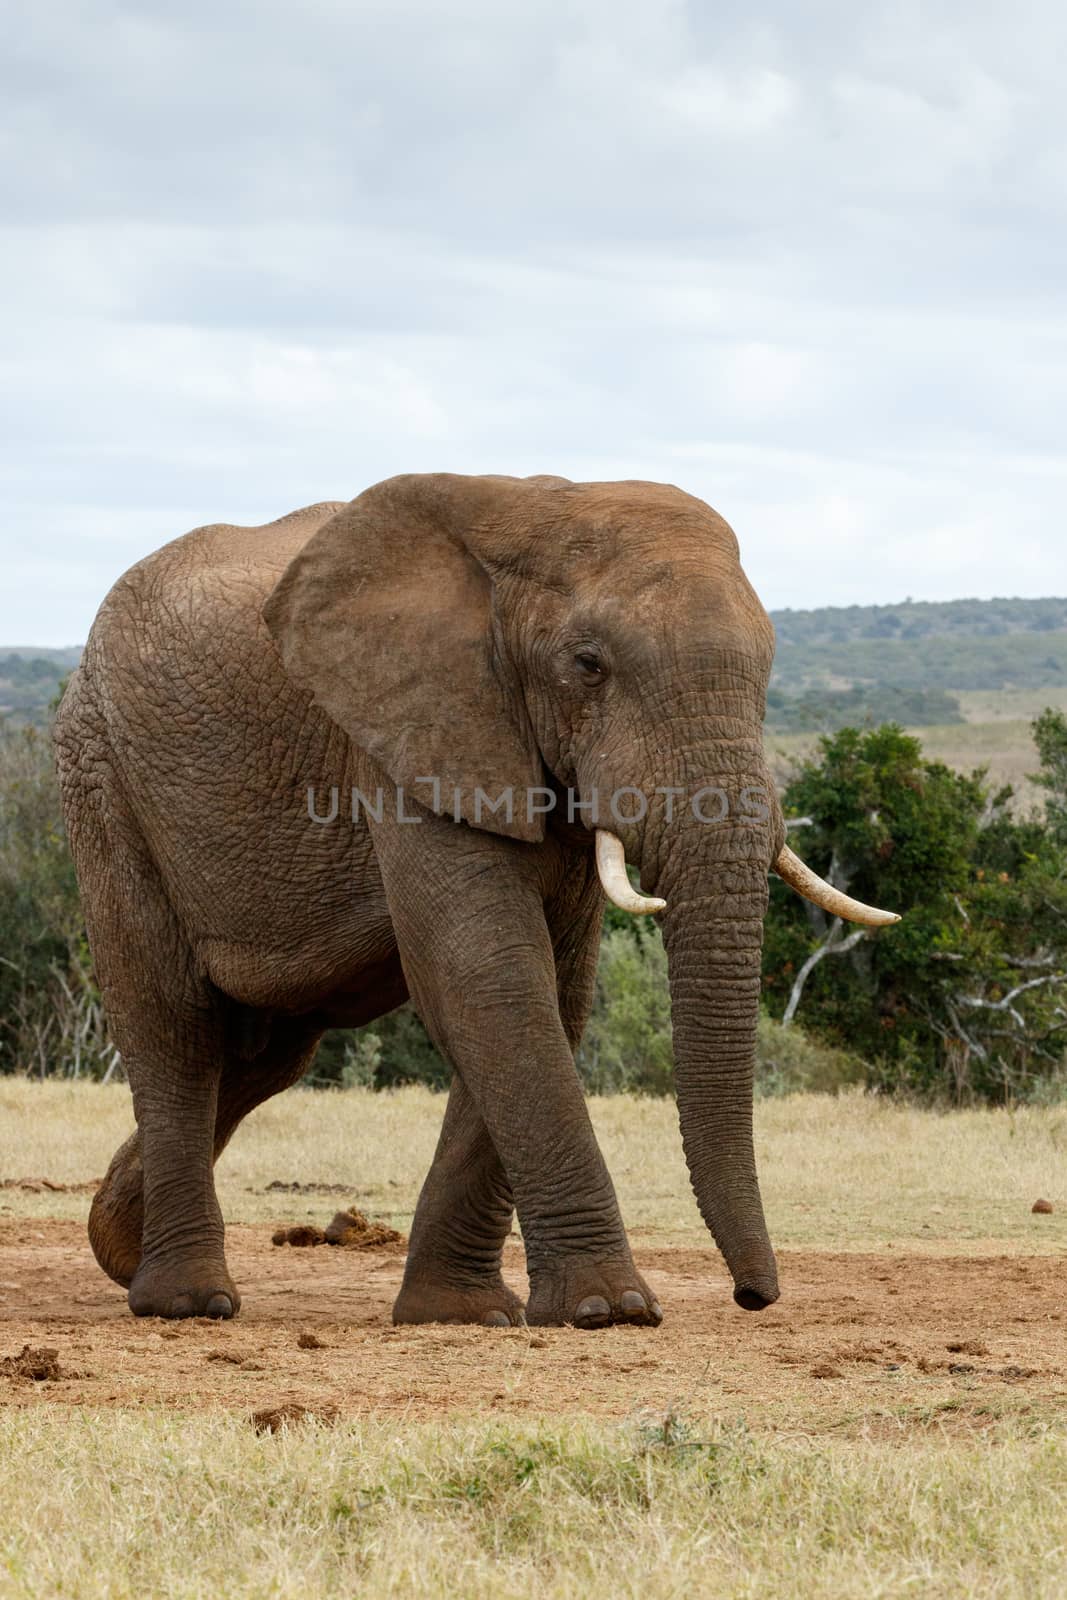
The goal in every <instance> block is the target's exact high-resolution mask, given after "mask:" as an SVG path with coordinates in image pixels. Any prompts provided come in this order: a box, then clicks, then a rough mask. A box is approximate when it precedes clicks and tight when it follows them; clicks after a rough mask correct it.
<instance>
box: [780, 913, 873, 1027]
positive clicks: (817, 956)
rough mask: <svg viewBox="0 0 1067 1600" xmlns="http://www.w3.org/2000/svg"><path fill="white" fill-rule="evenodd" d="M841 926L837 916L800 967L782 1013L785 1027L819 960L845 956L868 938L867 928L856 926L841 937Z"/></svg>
mask: <svg viewBox="0 0 1067 1600" xmlns="http://www.w3.org/2000/svg"><path fill="white" fill-rule="evenodd" d="M841 928H842V922H841V918H840V917H835V918H834V920H833V921H832V922H831V924H830V931H829V933H828V934H827V935H826V938H825V939H824V940H823V942H822V944H821V945H819V946H818V947H817V948H816V949H814V950H813V951H812V952H811V955H810V956H809V957H808V959H807V960H806V961H805V962H804V964H803V966H802V967H801V968H800V971H799V972H798V973H797V975H796V979H795V980H794V983H793V988H792V990H791V992H790V995H789V1003H788V1005H787V1006H786V1008H785V1011H784V1012H783V1013H782V1027H783V1028H787V1027H788V1026H789V1024H790V1023H791V1022H792V1020H793V1018H794V1017H795V1016H796V1011H797V1006H798V1005H799V1004H800V997H801V995H802V994H803V993H804V985H805V984H806V983H807V981H808V979H809V978H810V977H811V975H812V973H813V972H814V971H815V968H816V967H817V966H818V965H819V962H820V961H823V960H825V958H826V957H827V956H843V955H844V954H845V952H846V950H851V949H852V947H853V946H854V945H857V944H859V942H860V940H861V939H864V938H866V936H867V929H866V928H856V929H855V930H854V931H853V932H852V933H850V934H849V936H848V938H847V939H839V938H838V934H839V933H840V932H841Z"/></svg>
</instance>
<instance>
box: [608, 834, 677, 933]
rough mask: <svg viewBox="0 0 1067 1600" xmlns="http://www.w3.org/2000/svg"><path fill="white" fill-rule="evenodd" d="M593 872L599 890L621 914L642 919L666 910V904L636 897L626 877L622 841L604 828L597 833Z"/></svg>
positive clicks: (653, 899) (640, 896)
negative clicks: (598, 880)
mask: <svg viewBox="0 0 1067 1600" xmlns="http://www.w3.org/2000/svg"><path fill="white" fill-rule="evenodd" d="M596 870H597V875H598V877H599V878H600V887H601V888H602V889H603V891H604V893H605V894H606V895H607V897H608V899H609V900H610V901H611V903H612V905H613V906H618V908H619V910H620V911H629V912H630V913H631V914H632V915H633V916H635V917H641V916H651V915H652V913H653V912H655V911H663V910H665V909H666V905H667V902H666V900H657V899H656V898H654V896H652V895H647V894H638V892H637V890H636V889H635V888H634V887H633V885H632V884H631V882H630V880H629V878H628V877H627V876H626V852H625V851H624V850H623V847H622V840H621V839H619V838H617V837H616V835H615V834H613V833H607V832H606V831H605V830H604V829H603V828H598V829H597V831H596Z"/></svg>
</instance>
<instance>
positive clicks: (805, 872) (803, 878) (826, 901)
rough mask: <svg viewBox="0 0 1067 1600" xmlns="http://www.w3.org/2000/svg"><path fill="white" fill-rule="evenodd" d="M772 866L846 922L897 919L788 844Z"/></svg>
mask: <svg viewBox="0 0 1067 1600" xmlns="http://www.w3.org/2000/svg"><path fill="white" fill-rule="evenodd" d="M598 837H599V835H598ZM773 870H774V871H775V872H776V873H777V874H778V876H779V877H780V878H781V880H782V882H783V883H787V884H788V885H789V887H790V888H791V889H795V890H796V892H797V894H799V895H802V896H803V897H804V899H805V900H810V901H811V903H812V905H815V906H822V909H823V910H824V911H828V912H829V913H830V915H831V916H832V917H841V918H842V919H843V920H844V921H845V922H858V923H860V924H861V925H862V926H863V927H865V928H888V927H890V926H891V925H892V924H893V923H894V922H899V921H900V918H899V916H898V915H897V913H896V912H895V911H879V909H878V907H877V906H865V905H864V903H863V901H862V900H853V898H852V896H851V895H847V894H842V893H841V890H840V889H835V888H834V886H833V884H832V883H827V881H826V879H825V878H820V877H819V874H818V873H817V872H812V870H811V868H810V867H809V866H806V865H805V863H804V862H803V861H801V859H800V857H799V856H798V855H794V853H793V851H792V850H790V848H789V846H788V845H787V844H786V845H783V846H782V853H781V855H780V856H779V857H778V860H777V861H776V862H775V863H774V869H773Z"/></svg>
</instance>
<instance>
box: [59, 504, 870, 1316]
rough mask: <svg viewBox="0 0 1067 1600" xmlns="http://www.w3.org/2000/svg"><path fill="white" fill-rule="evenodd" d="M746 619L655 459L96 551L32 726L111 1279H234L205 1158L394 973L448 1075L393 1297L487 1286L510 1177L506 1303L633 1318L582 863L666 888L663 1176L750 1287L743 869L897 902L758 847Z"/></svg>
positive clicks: (215, 1311) (755, 924)
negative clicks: (159, 544) (667, 1106)
mask: <svg viewBox="0 0 1067 1600" xmlns="http://www.w3.org/2000/svg"><path fill="white" fill-rule="evenodd" d="M772 653H773V630H772V628H771V625H770V622H769V619H768V618H767V616H766V613H765V612H764V610H763V608H762V607H761V605H760V604H759V601H758V600H757V598H756V596H755V594H754V593H753V591H752V589H751V588H750V587H749V584H748V582H747V580H746V578H745V576H744V574H743V572H742V570H741V566H740V562H739V557H738V548H737V541H736V539H735V537H734V535H733V533H732V532H731V530H730V528H729V527H728V526H727V524H726V523H725V522H724V521H723V520H722V518H721V517H719V516H718V515H717V514H716V513H715V512H714V511H712V510H711V509H710V508H709V507H708V506H707V505H705V504H704V503H703V502H702V501H700V500H697V499H694V498H693V497H691V496H690V495H687V494H684V493H683V492H681V491H680V490H679V489H676V488H673V487H668V486H664V485H660V484H653V483H639V482H627V483H599V484H598V483H590V484H578V483H570V482H567V481H566V480H564V479H559V478H544V477H539V478H527V479H514V478H502V477H459V476H453V475H447V474H442V475H436V474H435V475H426V476H406V477H398V478H393V479H390V480H388V481H386V482H384V483H380V484H378V485H376V486H375V487H374V488H371V489H368V490H367V491H366V492H365V493H364V494H361V495H360V496H359V497H358V498H357V499H355V500H353V501H351V502H350V503H349V504H347V505H334V504H329V505H316V506H311V507H309V508H308V509H307V510H303V511H298V512H294V513H293V514H292V515H291V516H288V517H283V518H282V519H281V520H280V521H278V522H272V523H270V524H268V525H267V526H265V527H261V528H238V527H226V526H213V527H206V528H200V529H197V530H196V531H195V532H193V533H189V534H187V535H185V537H184V538H180V539H177V540H175V541H174V542H173V543H172V544H169V545H167V546H165V547H164V548H163V549H162V550H160V551H158V552H157V553H156V554H154V555H151V556H149V557H148V558H147V559H146V560H144V561H142V562H140V563H139V564H138V565H137V566H135V567H134V568H132V570H131V571H130V572H128V573H127V574H126V575H125V577H123V578H121V579H120V580H119V582H118V583H117V584H116V585H115V587H114V588H113V589H112V591H111V593H110V594H109V595H108V597H107V599H106V600H105V601H104V604H103V606H102V608H101V610H100V613H99V616H98V617H97V620H96V623H95V625H94V627H93V630H92V634H91V637H90V639H89V642H88V645H87V647H86V651H85V655H84V659H83V661H82V664H81V666H80V668H79V669H78V671H77V672H76V674H75V675H74V677H73V679H72V681H71V684H70V686H69V688H68V690H67V693H66V695H65V697H64V700H63V703H62V706H61V709H60V713H59V717H58V722H57V729H56V740H57V749H58V762H59V769H60V777H61V782H62V788H63V794H64V804H65V808H66V814H67V819H68V824H69V832H70V840H71V846H72V849H73V852H74V858H75V862H76V866H77V870H78V876H79V880H80V883H81V888H82V893H83V896H84V902H85V911H86V916H87V920H88V927H89V934H90V940H91V944H92V950H93V955H94V960H95V963H96V969H97V972H98V975H99V980H100V983H101V986H102V990H103V994H104V999H105V1004H106V1007H107V1012H108V1016H109V1018H110V1024H111V1028H112V1030H113V1033H114V1037H115V1040H116V1042H117V1044H118V1046H119V1048H120V1050H121V1052H122V1058H123V1061H124V1064H125V1067H126V1071H127V1074H128V1077H129V1081H130V1084H131V1087H132V1090H133V1100H134V1109H135V1113H136V1119H137V1131H136V1133H135V1134H134V1135H133V1136H132V1137H131V1138H130V1139H129V1140H128V1141H127V1143H126V1144H125V1145H123V1147H122V1148H121V1149H120V1150H119V1151H118V1153H117V1154H116V1156H115V1158H114V1160H113V1161H112V1163H111V1167H110V1169H109V1171H108V1174H107V1178H106V1180H105V1183H104V1185H103V1187H102V1188H101V1190H100V1191H99V1193H98V1194H97V1196H96V1198H95V1201H94V1204H93V1207H92V1214H91V1219H90V1224H89V1231H90V1237H91V1240H92V1245H93V1249H94V1251H95V1253H96V1256H97V1259H98V1261H99V1262H100V1264H101V1266H102V1267H103V1268H104V1270H105V1271H106V1272H108V1273H109V1274H110V1275H111V1277H112V1278H114V1279H115V1280H116V1281H117V1282H119V1283H121V1284H123V1285H125V1286H128V1289H129V1303H130V1306H131V1308H132V1310H133V1311H134V1312H136V1313H138V1314H139V1315H159V1316H169V1317H181V1316H189V1315H195V1314H207V1315H208V1316H215V1317H227V1316H231V1315H232V1314H233V1313H234V1312H236V1311H237V1309H238V1307H239V1304H240V1299H239V1296H238V1293H237V1290H236V1288H235V1286H234V1283H233V1281H232V1279H231V1277H230V1274H229V1271H228V1270H227V1265H226V1260H225V1256H224V1251H223V1222H222V1216H221V1213H220V1211H219V1206H218V1202H217V1199H216V1195H215V1187H214V1178H213V1163H214V1160H215V1158H217V1156H218V1154H219V1152H220V1151H221V1150H222V1149H223V1147H224V1146H225V1144H226V1142H227V1140H228V1139H229V1138H230V1136H231V1134H232V1133H233V1130H234V1128H235V1127H236V1126H237V1124H238V1122H239V1121H240V1120H241V1118H242V1117H243V1116H244V1115H245V1114H246V1113H247V1112H248V1111H249V1110H251V1109H252V1107H254V1106H255V1105H257V1104H258V1103H259V1102H260V1101H262V1100H264V1099H265V1098H266V1097H267V1096H269V1095H272V1094H275V1093H277V1092H278V1091H279V1090H280V1089H283V1088H285V1087H286V1086H287V1085H289V1084H291V1083H293V1082H294V1081H295V1080H296V1079H298V1078H299V1077H300V1075H301V1073H302V1072H303V1071H304V1070H305V1068H306V1067H307V1065H308V1063H309V1061H310V1060H311V1057H312V1054H313V1052H314V1050H315V1046H316V1043H317V1041H318V1039H319V1037H320V1035H321V1033H322V1032H323V1030H324V1029H326V1028H328V1027H332V1026H356V1025H359V1024H363V1023H366V1022H369V1021H370V1020H371V1019H373V1018H374V1017H377V1016H380V1015H382V1013H384V1012H386V1011H389V1010H391V1009H392V1008H394V1007H396V1006H397V1005H400V1004H401V1003H402V1002H403V1001H404V1000H405V999H406V998H407V997H408V996H409V995H410V996H411V998H412V999H413V1001H414V1003H415V1005H416V1007H417V1009H418V1010H419V1012H420V1014H421V1016H422V1018H423V1020H424V1021H425V1023H426V1025H427V1028H428V1029H429V1032H430V1034H431V1036H432V1037H433V1039H434V1041H435V1042H436V1044H437V1045H438V1046H439V1048H440V1049H441V1050H442V1052H443V1053H444V1054H445V1055H446V1056H447V1057H448V1058H449V1059H450V1061H451V1062H452V1064H453V1067H454V1069H455V1076H454V1081H453V1086H452V1089H451V1092H450V1095H449V1099H448V1103H447V1107H446V1111H445V1117H444V1124H443V1128H442V1132H441V1136H440V1142H439V1145H438V1148H437V1152H436V1155H435V1157H434V1162H433V1166H432V1169H431V1172H430V1174H429V1176H428V1178H427V1180H426V1183H425V1186H424V1188H423V1191H422V1194H421V1197H420V1199H419V1203H418V1208H417V1212H416V1215H415V1219H414V1223H413V1227H412V1233H411V1246H410V1254H409V1257H408V1261H407V1267H406V1272H405V1277H404V1281H403V1286H402V1289H401V1292H400V1295H399V1298H398V1300H397V1303H396V1306H395V1309H394V1319H395V1320H397V1321H403V1322H419V1321H430V1320H441V1321H448V1320H452V1321H468V1322H481V1323H485V1324H490V1325H491V1324H504V1323H515V1322H519V1321H521V1320H522V1316H523V1308H522V1306H521V1304H520V1302H519V1301H518V1300H517V1299H516V1297H515V1296H514V1295H513V1294H512V1293H511V1292H510V1290H508V1289H507V1288H506V1286H505V1285H504V1283H503V1281H502V1278H501V1275H500V1260H501V1249H502V1245H503V1241H504V1239H505V1237H506V1235H507V1233H508V1231H509V1228H510V1225H511V1218H512V1209H513V1206H515V1207H517V1209H518V1214H519V1218H520V1221H521V1224H522V1232H523V1238H524V1241H525V1247H526V1256H527V1267H528V1272H529V1279H530V1295H529V1303H528V1305H527V1306H526V1308H525V1315H526V1318H527V1319H528V1320H529V1321H530V1322H531V1323H563V1322H573V1323H575V1324H577V1325H578V1326H580V1327H600V1326H603V1325H605V1324H607V1323H610V1322H619V1321H628V1322H637V1323H649V1324H654V1323H657V1322H658V1321H659V1320H660V1317H661V1312H660V1308H659V1306H658V1305H657V1303H656V1299H655V1296H654V1295H653V1293H652V1291H651V1290H650V1289H649V1287H648V1285H647V1284H646V1283H645V1282H644V1281H643V1279H642V1278H641V1276H640V1274H639V1273H638V1272H637V1271H636V1269H635V1267H634V1263H633V1260H632V1257H631V1254H630V1248H629V1244H628V1242H627V1238H626V1234H625V1232H624V1229H623V1225H622V1222H621V1220H620V1217H619V1211H618V1207H617V1204H616V1199H615V1194H614V1190H613V1187H612V1183H611V1179H610V1177H609V1176H608V1173H607V1170H606V1168H605V1165H604V1162H603V1159H602V1157H601V1154H600V1151H599V1149H598V1147H597V1144H596V1141H595V1138H594V1136H593V1132H592V1128H591V1125H590V1122H589V1117H588V1114H587V1111H586V1107H585V1104H584V1101H583V1097H582V1093H581V1090H580V1087H579V1083H578V1078H577V1076H576V1073H575V1068H574V1062H573V1049H574V1046H575V1044H576V1042H577V1040H578V1038H579V1036H580V1034H581V1031H582V1027H583V1023H584V1020H585V1018H586V1015H587V1012H588V1009H589V1005H590V999H591V991H592V985H593V978H594V968H595V962H596V951H597V942H598V935H599V930H600V924H601V917H602V910H603V904H604V899H603V892H602V887H601V885H602V884H603V886H604V889H605V890H606V891H607V893H608V894H609V895H610V896H611V897H612V898H613V899H615V900H616V901H617V902H618V903H619V904H622V905H624V906H625V907H626V908H627V909H629V910H638V911H640V910H647V911H662V923H663V930H664V935H665V939H666V945H667V951H668V959H669V968H670V985H671V997H672V1009H673V1022H674V1041H675V1053H676V1060H677V1090H678V1103H679V1112H680V1117H681V1125H682V1134H683V1140H684V1145H685V1153H686V1157H687V1159H688V1163H689V1168H690V1172H691V1175H692V1181H693V1186H694V1189H695V1191H696V1196H697V1200H698V1202H699V1205H700V1209H701V1211H702V1213H703V1215H704V1218H705V1220H706V1221H707V1224H708V1226H709V1227H710V1229H711V1231H712V1233H713V1234H714V1236H715V1239H716V1240H717V1242H718V1244H719V1246H720V1248H721V1250H722V1252H723V1255H724V1256H725V1258H726V1262H727V1264H728V1266H729V1268H730V1271H731V1273H732V1274H733V1278H734V1282H735V1294H734V1298H735V1299H736V1301H737V1302H738V1304H739V1305H741V1306H744V1307H746V1308H748V1309H758V1308H759V1307H762V1306H766V1305H768V1304H769V1303H770V1302H771V1301H773V1300H775V1299H776V1298H777V1295H778V1285H777V1278H776V1269H775V1261H774V1256H773V1253H772V1250H771V1246H770V1242H769V1239H768V1236H767V1231H766V1227H765V1224H764V1220H763V1213H762V1207H761V1202H760V1196H759V1190H758V1187H757V1182H756V1170H755V1162H754V1159H753V1149H752V1077H753V1059H754V1041H755V1029H756V1011H757V999H758V994H759V983H760V943H761V935H762V923H761V919H762V916H763V913H764V909H765V906H766V901H767V872H768V869H769V868H770V867H771V866H772V864H775V865H776V866H777V870H778V871H780V872H781V873H782V875H783V876H787V877H791V878H793V879H794V880H795V881H796V883H797V886H798V887H799V888H800V889H801V892H806V893H807V894H808V895H809V897H812V898H815V899H817V900H819V901H820V902H821V903H823V904H827V905H829V906H830V907H831V909H835V910H842V911H843V912H844V913H845V914H847V915H853V916H854V917H856V918H860V919H862V918H868V919H873V920H878V918H879V917H880V916H881V917H882V919H883V920H895V919H892V918H888V914H880V913H876V912H873V911H871V910H870V908H863V907H858V906H856V904H855V903H854V902H850V901H846V900H845V899H844V898H843V897H840V896H838V897H837V898H834V895H835V891H832V890H831V889H830V888H829V886H828V885H825V884H822V883H821V880H818V879H814V878H812V877H807V878H806V877H805V876H804V874H805V872H806V869H804V868H803V867H802V866H801V864H800V863H798V862H797V861H796V858H795V857H793V856H792V855H791V854H790V852H788V851H787V850H785V849H784V845H783V838H784V828H783V823H782V819H781V815H780V812H779V809H778V806H777V803H776V801H775V799H774V791H773V786H772V784H771V781H770V779H769V777H768V774H767V772H766V769H765V767H764V762H763V755H762V745H761V720H762V716H763V710H764V692H765V689H766V684H767V677H768V673H769V670H770V666H771V658H772ZM353 791H355V794H354V796H353V799H354V802H355V803H354V805H353V807H349V805H348V798H349V796H350V795H353ZM338 795H340V796H344V797H345V805H344V806H343V807H341V806H339V805H338V804H337V796H338ZM331 796H332V798H333V804H332V805H331V804H329V803H328V797H331ZM506 796H510V797H511V802H513V803H510V802H509V803H508V804H505V803H504V800H505V797H506ZM691 796H692V798H691ZM701 796H703V798H701ZM709 796H711V797H712V798H710V799H709V798H708V797H709ZM594 805H596V806H598V807H600V808H601V810H602V812H603V815H601V813H600V811H598V812H597V813H596V814H594V809H593V808H594ZM333 810H336V811H337V813H338V814H337V815H335V816H333V818H332V820H330V816H331V811H333ZM353 812H354V820H353ZM316 819H318V820H316ZM598 823H599V827H598ZM624 858H625V859H628V860H629V861H631V862H632V863H634V864H635V865H638V866H639V867H640V877H641V883H642V886H643V888H644V890H645V891H647V894H645V895H642V894H638V893H637V891H636V890H634V889H632V888H631V887H630V884H629V882H628V880H627V877H626V873H625V868H624V865H623V862H624ZM653 894H654V895H655V896H658V897H662V898H656V899H653V898H651V896H652V895H653ZM664 900H665V902H666V909H663V904H664Z"/></svg>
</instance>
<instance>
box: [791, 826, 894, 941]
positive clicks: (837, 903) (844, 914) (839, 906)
mask: <svg viewBox="0 0 1067 1600" xmlns="http://www.w3.org/2000/svg"><path fill="white" fill-rule="evenodd" d="M774 871H775V872H777V874H778V876H779V877H780V878H781V880H782V882H783V883H787V884H788V885H789V887H790V888H791V889H795V890H796V892H797V894H799V895H803V897H804V899H805V900H810V901H811V903H812V905H815V906H822V908H823V910H824V911H829V913H830V915H831V916H833V917H841V918H843V920H844V921H845V922H858V923H860V924H861V925H862V926H863V927H865V928H888V927H890V926H891V925H892V924H893V923H894V922H899V921H900V918H899V916H898V915H897V913H896V912H895V911H879V909H878V907H877V906H865V905H864V903H863V901H862V900H853V898H852V896H851V895H849V894H842V892H841V890H840V889H835V888H834V886H833V884H832V883H827V881H826V879H825V878H820V877H819V874H818V873H817V872H812V870H811V868H810V867H809V866H807V865H805V863H804V862H803V861H801V859H800V857H799V856H798V855H794V854H793V851H792V850H790V848H789V846H788V845H787V844H786V845H783V846H782V853H781V855H780V856H779V857H778V860H777V861H776V862H775V863H774Z"/></svg>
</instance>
